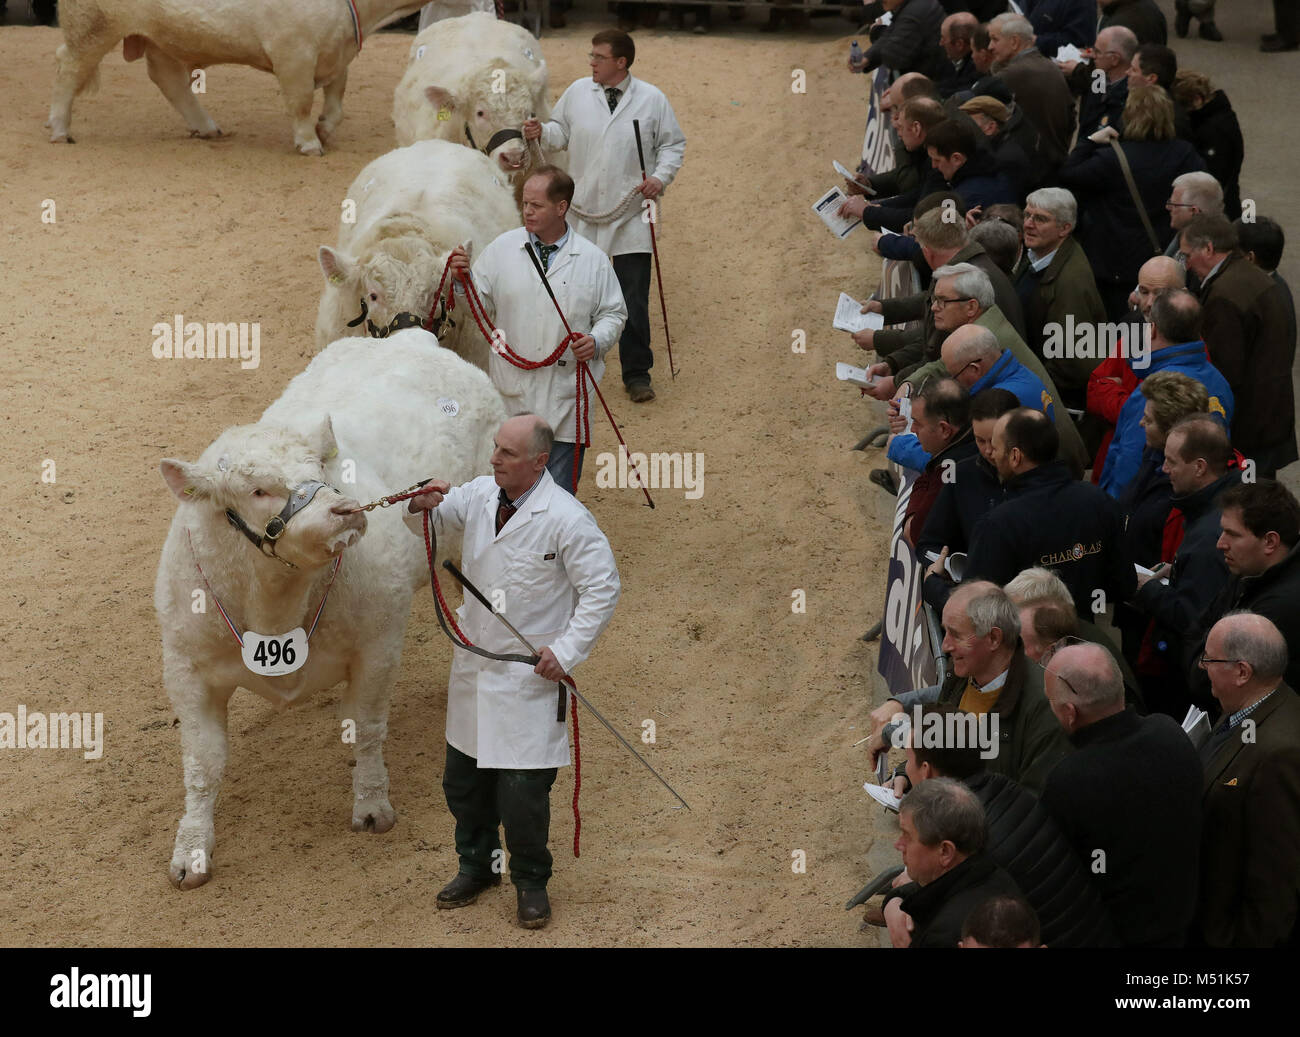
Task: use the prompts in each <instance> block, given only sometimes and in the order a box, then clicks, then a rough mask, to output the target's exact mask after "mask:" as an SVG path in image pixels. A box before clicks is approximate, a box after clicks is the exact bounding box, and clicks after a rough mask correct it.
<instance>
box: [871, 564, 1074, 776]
mask: <svg viewBox="0 0 1300 1037" xmlns="http://www.w3.org/2000/svg"><path fill="white" fill-rule="evenodd" d="M943 630H944V637H943V645H942V648H943V651H944V652H945V653H946V654H947V655H949V656H950V657H951V658H952V674H951V675H950V676H949V677H948V679H947V680H945V681H944V682H943V684H942V685H939V686H932V687H927V688H920V689H917V690H916V691H911V692H901V693H900V694H898V695H895V696H894V697H893V698H891V699H890V700H889V701H888V702H886V703H885V704H884V705H883V706H880V707H879V708H877V709H876V710H874V711H873V712H872V714H871V725H872V726H871V736H870V737H871V741H870V742H869V743H868V744H869V745H870V746H871V756H872V760H873V762H874V760H875V758H876V757H877V756H878V755H879V753H881V752H884V751H885V750H886V749H887V747H888V744H889V742H890V740H891V739H892V736H893V730H894V728H893V727H892V724H893V723H895V722H896V721H895V717H896V716H897V714H898V713H899V712H901V711H902V710H904V709H912V708H913V707H914V706H918V705H925V704H927V703H937V704H938V705H939V706H941V707H943V709H944V710H945V711H948V712H951V711H954V710H955V711H959V712H963V713H974V714H975V715H976V716H984V715H986V714H988V715H990V716H996V718H997V738H998V743H997V751H996V752H995V753H994V754H993V756H992V757H991V758H990V759H989V761H988V769H989V770H990V771H992V772H994V773H995V774H1004V775H1006V776H1007V777H1008V778H1011V779H1012V780H1013V781H1016V782H1019V783H1020V784H1021V785H1024V786H1026V787H1027V788H1030V789H1033V790H1035V791H1037V790H1038V789H1041V788H1042V787H1043V782H1044V781H1045V780H1046V778H1047V775H1048V773H1049V772H1050V771H1051V769H1052V768H1053V767H1054V766H1056V764H1057V763H1058V762H1059V761H1060V760H1061V758H1062V757H1063V756H1064V755H1065V754H1066V753H1068V752H1069V751H1070V747H1069V743H1068V742H1067V741H1066V739H1065V736H1064V734H1063V733H1062V731H1061V729H1060V727H1059V726H1058V725H1057V723H1056V721H1055V720H1054V719H1053V718H1052V714H1051V711H1050V710H1049V709H1048V705H1047V700H1046V699H1045V698H1044V697H1043V671H1042V669H1041V668H1040V667H1039V666H1038V665H1037V664H1036V663H1033V662H1031V661H1030V660H1029V658H1028V657H1027V656H1026V655H1025V649H1024V646H1023V645H1022V644H1021V643H1020V617H1019V615H1018V614H1017V612H1016V607H1015V605H1013V604H1012V603H1011V599H1010V598H1008V597H1007V595H1006V593H1005V592H1004V591H1003V590H1002V588H1000V587H998V586H996V585H994V584H991V583H987V582H985V581H982V580H976V581H974V582H966V583H963V584H961V585H960V586H959V587H958V588H957V589H956V590H955V591H953V592H952V595H951V596H950V597H949V598H948V601H947V604H945V605H944V607H943ZM986 724H987V726H986V727H985V730H987V731H990V732H991V731H992V729H993V723H992V720H989V721H987V722H986Z"/></svg>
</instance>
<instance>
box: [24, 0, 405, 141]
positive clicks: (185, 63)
mask: <svg viewBox="0 0 1300 1037" xmlns="http://www.w3.org/2000/svg"><path fill="white" fill-rule="evenodd" d="M419 8H420V4H419V3H413V2H411V0H405V2H404V0H221V2H219V3H214V2H212V0H61V3H60V4H59V24H60V26H61V27H62V29H63V39H64V43H63V45H62V46H61V47H59V49H58V52H57V55H56V59H57V60H56V75H55V81H54V96H53V98H52V99H51V101H50V118H49V121H48V122H47V123H46V126H48V127H49V129H50V140H51V141H53V142H56V143H58V142H63V141H67V142H71V141H72V137H71V135H70V132H71V125H72V101H73V98H74V97H76V96H77V95H78V94H80V93H82V92H83V91H84V90H86V89H87V88H90V87H92V86H93V84H94V81H95V78H96V74H97V72H98V70H99V63H100V61H102V60H103V58H104V55H105V54H107V53H108V52H109V51H110V50H112V49H113V48H114V47H115V46H117V42H118V41H119V40H121V41H122V56H123V57H124V58H126V60H127V61H135V60H136V59H138V58H141V57H143V58H145V59H146V61H147V63H148V66H149V78H150V79H152V80H153V81H154V82H155V83H156V84H157V85H158V89H160V90H161V91H162V92H163V94H164V96H166V98H167V100H168V101H170V102H171V103H172V107H174V108H175V109H176V110H177V111H178V112H180V113H181V116H182V117H183V118H184V119H185V122H186V124H187V125H188V126H189V128H190V133H191V134H192V135H194V136H199V137H219V136H221V129H220V128H219V127H218V126H217V124H216V123H215V122H213V121H212V118H211V116H209V115H208V113H207V112H205V111H204V110H203V108H202V106H200V104H199V101H198V97H197V96H196V95H195V93H194V81H193V80H192V75H193V72H194V70H195V69H199V68H206V67H207V66H210V65H251V66H252V67H253V68H258V69H261V70H262V71H264V72H271V73H273V74H274V75H275V77H276V78H277V79H278V80H279V81H280V92H281V94H282V95H283V97H284V103H285V107H286V108H287V109H288V111H289V117H290V118H291V119H292V120H293V140H294V143H295V144H296V145H297V147H298V150H299V151H300V152H302V154H304V155H319V154H321V152H322V143H323V142H324V141H326V140H327V139H328V138H329V136H330V134H332V133H333V132H334V130H335V128H336V127H337V126H338V124H339V121H340V120H341V119H342V118H343V91H344V88H345V87H346V85H347V78H348V63H349V62H351V61H352V59H353V58H355V57H356V56H357V53H358V52H359V51H360V49H361V45H362V43H363V42H364V40H365V38H366V37H367V36H369V35H370V33H372V32H374V31H375V30H376V29H378V28H380V27H381V26H383V25H387V24H388V23H389V22H393V21H396V20H397V19H399V18H403V17H405V16H406V15H408V14H411V13H412V12H414V11H417V10H419ZM319 88H324V92H325V106H324V108H323V109H322V111H321V114H320V118H319V119H318V120H317V122H316V123H315V125H313V124H312V119H311V109H312V100H313V98H314V96H315V91H316V90H317V89H319Z"/></svg>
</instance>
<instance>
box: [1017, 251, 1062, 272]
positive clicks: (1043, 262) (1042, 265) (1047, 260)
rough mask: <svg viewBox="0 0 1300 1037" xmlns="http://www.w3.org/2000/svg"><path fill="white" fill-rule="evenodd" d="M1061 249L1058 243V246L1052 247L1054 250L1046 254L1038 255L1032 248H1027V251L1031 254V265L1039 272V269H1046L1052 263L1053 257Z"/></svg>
mask: <svg viewBox="0 0 1300 1037" xmlns="http://www.w3.org/2000/svg"><path fill="white" fill-rule="evenodd" d="M1060 250H1061V246H1060V245H1057V246H1056V248H1054V249H1052V251H1051V252H1049V253H1047V255H1045V256H1040V255H1038V253H1036V252H1035V251H1034V250H1033V249H1032V248H1031V249H1026V250H1025V251H1026V253H1027V254H1028V256H1029V265H1030V266H1031V267H1033V268H1034V272H1035V273H1037V272H1038V271H1039V270H1046V269H1047V268H1048V266H1050V265H1051V262H1052V257H1053V256H1055V255H1056V253H1057V252H1059V251H1060Z"/></svg>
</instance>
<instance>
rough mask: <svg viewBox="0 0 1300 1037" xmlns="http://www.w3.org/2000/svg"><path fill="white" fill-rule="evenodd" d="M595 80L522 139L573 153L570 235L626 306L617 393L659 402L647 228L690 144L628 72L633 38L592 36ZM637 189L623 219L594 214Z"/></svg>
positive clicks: (578, 87)
mask: <svg viewBox="0 0 1300 1037" xmlns="http://www.w3.org/2000/svg"><path fill="white" fill-rule="evenodd" d="M588 57H589V58H590V60H591V76H590V77H583V78H582V79H579V80H576V81H575V82H573V83H572V84H570V86H569V87H568V89H566V90H565V91H564V93H563V95H561V97H560V100H559V101H558V102H557V103H556V105H555V109H554V110H553V111H552V112H551V117H550V119H549V120H547V122H546V124H545V125H543V124H542V123H540V122H538V121H537V120H536V119H529V120H528V121H527V122H525V123H524V137H525V138H526V139H527V140H540V141H541V143H542V147H544V148H547V149H549V150H551V151H562V150H565V149H567V150H568V152H569V159H570V164H571V166H572V167H573V173H574V177H575V178H576V179H577V180H578V182H579V183H580V184H581V187H580V188H579V190H578V192H577V195H576V201H575V206H576V211H575V213H574V216H575V217H577V219H576V220H575V227H576V229H577V231H578V233H579V234H581V235H583V236H584V237H586V238H588V239H590V240H591V241H593V242H595V244H596V245H597V246H598V247H599V248H600V249H601V250H602V251H603V252H604V253H605V254H606V255H608V256H609V257H610V259H611V260H612V261H613V264H614V273H615V274H616V275H617V276H618V284H619V289H620V290H621V292H622V296H623V299H624V300H625V302H626V305H627V324H626V326H625V327H624V328H623V329H622V331H623V334H622V339H621V340H620V342H619V350H618V357H619V362H620V364H621V365H622V368H623V387H624V388H625V389H626V390H627V392H628V395H629V396H630V397H631V399H632V402H633V403H646V402H649V401H650V400H653V399H654V398H655V393H654V387H653V386H652V385H651V384H650V369H651V368H652V367H653V366H654V353H653V351H652V350H651V348H650V310H649V302H650V250H651V244H652V243H651V239H650V222H649V221H650V220H651V219H655V220H657V219H658V216H659V213H658V210H657V209H656V208H655V206H658V205H660V204H661V203H660V195H661V194H662V193H663V191H664V189H665V188H666V187H667V186H668V185H669V184H671V183H672V182H673V178H674V177H676V176H677V173H678V170H680V169H681V167H682V157H683V155H684V154H685V153H686V136H685V135H684V134H683V133H682V128H681V126H679V125H678V123H677V116H676V115H675V114H674V113H673V108H672V105H670V104H669V103H668V99H667V98H666V97H665V96H664V94H663V91H662V90H660V89H659V88H658V87H656V86H652V85H651V84H649V83H647V82H646V81H645V80H643V79H638V78H636V77H635V76H633V75H632V73H631V68H632V62H633V61H634V60H635V59H636V46H635V44H633V42H632V37H631V36H629V35H628V34H627V33H625V32H622V31H620V30H618V29H604V30H602V31H600V32H598V33H596V35H595V36H593V37H592V38H591V53H590V54H589V55H588ZM634 120H635V121H637V122H638V123H639V124H640V127H641V142H642V144H643V146H644V150H645V169H646V170H647V173H646V175H645V177H644V178H643V177H642V175H641V164H640V160H639V157H638V155H637V144H636V136H635V134H634V133H633V127H632V123H633V121H634ZM630 191H636V192H637V193H638V194H639V195H640V196H641V197H640V198H638V199H636V202H637V204H635V205H630V206H628V207H627V208H626V210H625V211H624V212H623V213H622V214H621V215H619V216H615V217H611V218H608V219H603V220H597V219H592V218H591V216H593V215H595V214H599V213H606V212H609V211H611V210H617V207H618V206H619V205H620V203H622V202H623V200H624V199H625V198H626V197H627V196H628V195H629V193H630Z"/></svg>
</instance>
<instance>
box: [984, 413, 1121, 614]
mask: <svg viewBox="0 0 1300 1037" xmlns="http://www.w3.org/2000/svg"><path fill="white" fill-rule="evenodd" d="M1057 447H1058V440H1057V436H1056V429H1055V428H1053V426H1052V423H1051V422H1050V421H1049V420H1048V419H1047V418H1046V417H1045V416H1044V415H1043V414H1042V413H1040V412H1039V411H1036V410H1031V409H1029V408H1027V407H1025V408H1021V409H1019V410H1014V411H1012V412H1011V413H1010V414H1004V415H1003V416H1002V417H1001V418H999V419H998V423H997V425H996V426H995V428H994V430H993V465H994V467H995V468H996V469H997V471H998V477H999V478H1000V479H1001V480H1002V482H1003V484H1004V485H1005V486H1006V488H1007V499H1006V500H1005V501H1004V502H1003V503H1001V504H999V505H998V506H997V507H996V508H994V509H993V510H992V511H991V512H989V514H988V515H987V516H985V518H984V521H983V522H981V523H980V524H979V525H978V526H977V527H976V529H975V535H974V536H973V537H972V538H971V545H970V551H969V554H968V557H967V559H966V578H967V579H981V580H992V581H993V582H995V583H997V584H999V585H1001V584H1004V583H1007V582H1008V581H1009V580H1011V578H1012V577H1014V576H1015V575H1016V574H1017V573H1019V572H1021V571H1022V570H1024V569H1028V568H1030V567H1031V566H1036V565H1038V566H1042V567H1044V568H1047V569H1051V570H1052V571H1054V572H1055V573H1056V574H1057V575H1058V576H1060V577H1061V579H1062V580H1063V581H1064V582H1065V585H1066V586H1067V587H1069V588H1070V593H1071V594H1072V595H1073V596H1074V606H1075V610H1076V611H1077V612H1078V614H1079V615H1081V616H1093V615H1096V614H1098V613H1100V612H1103V611H1104V610H1105V609H1106V607H1107V606H1108V605H1109V604H1111V603H1115V602H1120V601H1124V600H1125V599H1127V598H1128V597H1129V596H1130V595H1131V594H1132V593H1133V590H1134V588H1135V587H1136V585H1137V578H1136V575H1135V572H1134V569H1133V560H1132V557H1131V555H1130V554H1129V549H1128V544H1127V542H1126V540H1125V537H1124V523H1123V516H1122V515H1121V514H1120V510H1119V506H1118V505H1117V504H1116V503H1115V502H1114V501H1112V500H1111V499H1110V498H1109V497H1107V496H1106V495H1105V494H1104V493H1102V492H1101V491H1100V490H1099V489H1097V487H1095V486H1093V485H1092V484H1091V483H1088V482H1080V481H1077V480H1076V479H1075V478H1074V476H1073V474H1072V473H1071V472H1070V470H1069V469H1068V468H1067V467H1066V465H1065V464H1064V463H1063V462H1061V461H1057V460H1055V458H1056V456H1057Z"/></svg>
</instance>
